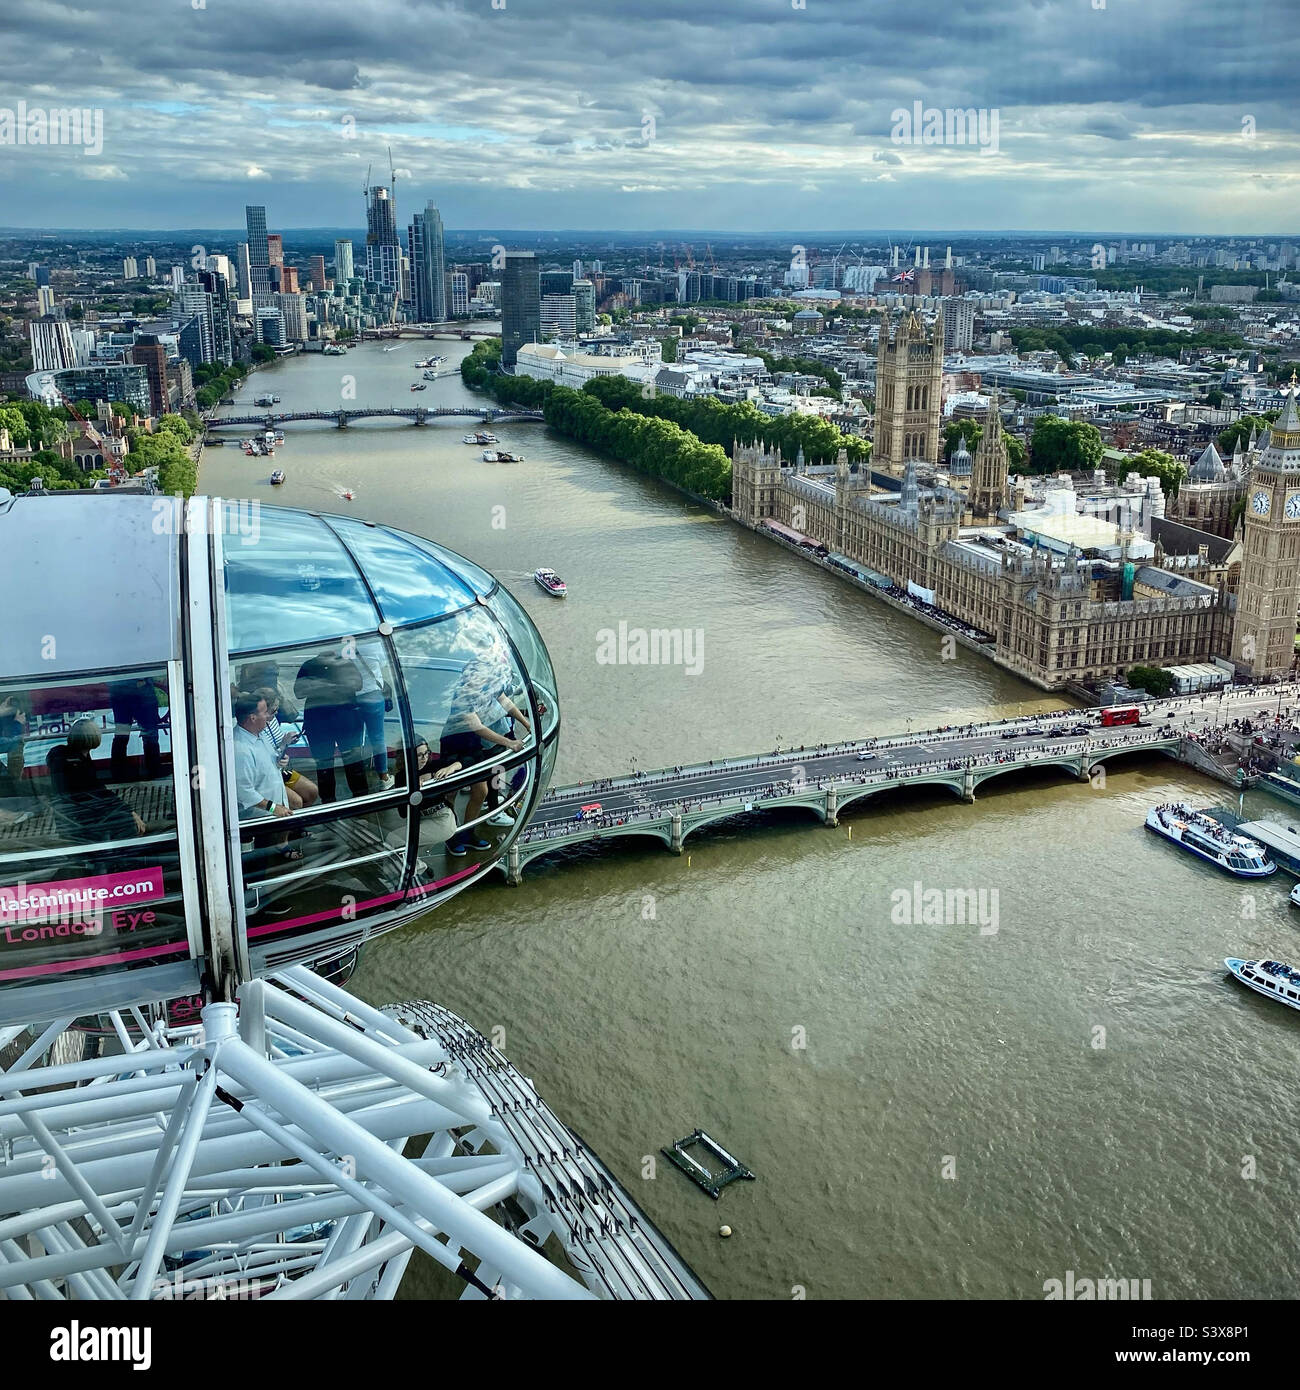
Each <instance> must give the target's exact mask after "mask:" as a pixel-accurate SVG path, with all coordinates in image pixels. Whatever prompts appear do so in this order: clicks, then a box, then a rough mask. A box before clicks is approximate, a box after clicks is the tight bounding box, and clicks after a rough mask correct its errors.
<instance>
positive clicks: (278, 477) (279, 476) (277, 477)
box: [271, 468, 284, 487]
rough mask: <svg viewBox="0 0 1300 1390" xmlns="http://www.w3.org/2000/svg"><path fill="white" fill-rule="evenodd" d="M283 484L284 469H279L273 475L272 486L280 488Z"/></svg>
mask: <svg viewBox="0 0 1300 1390" xmlns="http://www.w3.org/2000/svg"><path fill="white" fill-rule="evenodd" d="M282 482H284V469H283V468H277V469H276V470H275V471H274V472H273V473H272V474H271V485H272V486H273V487H277V486H279V484H280V483H282Z"/></svg>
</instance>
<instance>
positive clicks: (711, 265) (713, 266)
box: [704, 241, 718, 275]
mask: <svg viewBox="0 0 1300 1390" xmlns="http://www.w3.org/2000/svg"><path fill="white" fill-rule="evenodd" d="M704 250H705V254H706V255H707V256H708V258H709V269H710V270H711V271H712V272H713V273H714V275H716V274H717V273H718V263H717V261H715V260H714V259H713V247H712V246H710V245H709V243H708V242H707V241H706V242H705V243H704Z"/></svg>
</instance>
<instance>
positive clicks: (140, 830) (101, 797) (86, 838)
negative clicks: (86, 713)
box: [45, 719, 148, 844]
mask: <svg viewBox="0 0 1300 1390" xmlns="http://www.w3.org/2000/svg"><path fill="white" fill-rule="evenodd" d="M103 737H104V736H103V734H102V732H101V731H100V728H99V725H98V724H96V723H95V721H94V720H93V719H78V720H77V722H76V723H75V724H73V726H72V728H71V729H69V730H68V741H67V743H63V744H60V745H59V746H58V747H57V748H51V749H50V751H49V754H48V756H47V757H46V759H45V765H46V767H47V768H48V769H49V773H50V790H51V792H52V793H53V798H52V807H53V810H54V823H55V826H56V827H57V828H58V831H59V834H60V835H62V836H63V837H64V838H65V839H69V840H75V841H77V842H78V843H80V844H87V843H94V842H96V841H100V840H128V839H130V838H132V837H133V836H135V835H146V834H148V827H147V826H146V825H145V823H144V821H143V820H141V819H140V817H139V816H138V815H137V814H136V813H135V812H134V811H132V810H131V809H130V808H129V807H128V806H127V804H126V802H124V801H123V800H122V798H121V797H120V796H118V794H117V793H116V792H115V791H112V790H111V789H110V788H109V787H107V786H105V784H104V783H103V782H101V781H100V780H99V774H98V773H97V771H96V770H95V764H94V761H93V759H92V758H91V756H90V755H91V753H92V752H93V751H94V750H95V749H96V748H98V747H99V745H100V742H101V741H102V739H103Z"/></svg>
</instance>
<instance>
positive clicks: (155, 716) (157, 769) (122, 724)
mask: <svg viewBox="0 0 1300 1390" xmlns="http://www.w3.org/2000/svg"><path fill="white" fill-rule="evenodd" d="M158 688H159V687H158V684H157V682H156V681H155V680H154V679H153V677H152V676H145V677H142V678H141V679H139V680H125V681H114V682H113V683H112V684H111V685H110V686H109V687H108V703H109V705H110V707H111V708H112V711H113V746H112V748H111V750H110V752H109V772H110V774H111V775H112V778H113V781H115V782H125V781H126V780H127V766H126V750H127V745H128V744H129V743H130V742H131V727H132V725H138V726H139V729H140V741H141V743H142V744H143V745H144V775H145V777H146V779H147V780H149V781H151V782H152V781H154V780H156V779H157V778H159V777H161V776H162V753H161V751H160V748H159V734H158V731H159V729H161V728H162V715H161V714H159V712H158V693H157V692H158Z"/></svg>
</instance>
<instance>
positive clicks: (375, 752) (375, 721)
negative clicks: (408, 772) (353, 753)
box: [356, 637, 393, 791]
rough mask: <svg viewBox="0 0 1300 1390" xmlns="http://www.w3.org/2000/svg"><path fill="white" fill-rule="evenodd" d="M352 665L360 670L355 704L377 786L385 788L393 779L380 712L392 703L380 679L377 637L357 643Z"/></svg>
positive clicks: (381, 667)
mask: <svg viewBox="0 0 1300 1390" xmlns="http://www.w3.org/2000/svg"><path fill="white" fill-rule="evenodd" d="M356 665H357V670H358V671H359V672H360V673H361V689H360V690H359V691H358V692H357V704H358V706H360V709H361V720H362V723H363V724H364V726H365V730H366V743H367V744H368V745H369V747H370V753H371V757H372V759H373V763H374V769H375V773H376V775H377V776H378V777H379V781H380V785H381V786H382V787H383V788H384V790H385V791H387V790H388V789H389V788H390V787H391V786H392V785H393V779H392V777H391V776H390V775H389V772H388V736H387V731H386V729H385V726H384V715H385V714H386V713H387V712H388V710H390V709H391V708H392V703H393V702H392V698H391V696H390V695H389V693H388V682H387V681H386V680H385V679H384V648H383V644H382V643H381V642H380V641H379V639H378V638H377V637H370V638H366V639H363V640H360V641H358V642H357V654H356Z"/></svg>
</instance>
